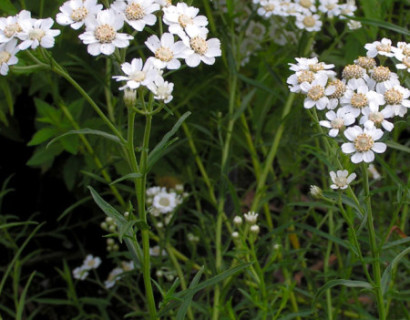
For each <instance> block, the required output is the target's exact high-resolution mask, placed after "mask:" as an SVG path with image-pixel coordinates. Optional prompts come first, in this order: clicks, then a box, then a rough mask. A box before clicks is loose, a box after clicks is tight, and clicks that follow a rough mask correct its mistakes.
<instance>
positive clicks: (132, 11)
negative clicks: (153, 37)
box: [111, 0, 160, 31]
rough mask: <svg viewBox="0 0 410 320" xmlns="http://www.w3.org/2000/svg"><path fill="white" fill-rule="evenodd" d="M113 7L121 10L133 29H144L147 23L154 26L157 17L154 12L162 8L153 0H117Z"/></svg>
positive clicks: (118, 10) (115, 9)
mask: <svg viewBox="0 0 410 320" xmlns="http://www.w3.org/2000/svg"><path fill="white" fill-rule="evenodd" d="M111 8H112V9H113V10H114V11H116V12H119V13H120V14H121V15H122V16H123V18H124V20H125V22H127V23H128V24H129V25H130V26H131V27H132V28H133V29H135V30H137V31H142V30H143V29H144V28H145V26H146V25H148V26H153V25H154V24H155V22H156V21H157V17H156V15H155V14H153V13H154V12H155V11H158V10H159V9H160V6H159V4H158V3H155V2H154V1H153V0H116V1H115V2H114V3H113V4H112V5H111Z"/></svg>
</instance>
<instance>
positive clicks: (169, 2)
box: [154, 0, 172, 8]
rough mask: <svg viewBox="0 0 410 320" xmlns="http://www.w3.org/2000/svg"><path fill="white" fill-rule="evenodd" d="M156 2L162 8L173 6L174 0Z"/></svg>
mask: <svg viewBox="0 0 410 320" xmlns="http://www.w3.org/2000/svg"><path fill="white" fill-rule="evenodd" d="M154 2H155V3H158V4H159V5H160V7H161V8H167V7H169V6H172V0H154Z"/></svg>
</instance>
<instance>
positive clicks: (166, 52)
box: [145, 32, 190, 70]
mask: <svg viewBox="0 0 410 320" xmlns="http://www.w3.org/2000/svg"><path fill="white" fill-rule="evenodd" d="M145 45H146V46H147V47H148V49H150V50H151V51H152V52H153V53H154V54H155V58H153V63H154V66H155V67H156V68H158V69H164V68H167V69H170V70H176V69H179V68H180V67H181V62H179V60H178V58H182V59H184V58H186V56H187V53H190V50H189V48H188V47H187V46H186V45H185V44H184V43H183V42H182V41H177V42H174V35H173V34H171V33H168V32H166V33H164V34H163V35H162V37H161V40H160V39H159V38H158V37H157V36H156V35H152V36H150V37H149V38H148V39H147V41H145Z"/></svg>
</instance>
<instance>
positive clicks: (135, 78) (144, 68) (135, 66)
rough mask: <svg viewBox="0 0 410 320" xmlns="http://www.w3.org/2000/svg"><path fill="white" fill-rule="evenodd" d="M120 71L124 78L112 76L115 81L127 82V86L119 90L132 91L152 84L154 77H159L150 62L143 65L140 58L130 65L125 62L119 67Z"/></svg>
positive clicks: (133, 60)
mask: <svg viewBox="0 0 410 320" xmlns="http://www.w3.org/2000/svg"><path fill="white" fill-rule="evenodd" d="M121 69H122V71H123V72H124V74H126V76H113V78H114V79H116V80H117V81H127V84H126V85H125V86H123V87H121V88H120V90H124V89H126V88H128V89H131V90H134V89H137V88H139V87H140V86H141V85H142V86H145V87H146V86H147V85H148V84H149V83H150V82H153V81H154V80H155V78H156V77H158V76H160V74H159V72H158V69H156V68H155V67H154V66H153V64H152V62H151V60H149V59H148V60H147V61H146V62H145V65H144V64H143V62H142V59H141V58H134V59H132V61H131V63H129V62H125V63H123V64H122V65H121Z"/></svg>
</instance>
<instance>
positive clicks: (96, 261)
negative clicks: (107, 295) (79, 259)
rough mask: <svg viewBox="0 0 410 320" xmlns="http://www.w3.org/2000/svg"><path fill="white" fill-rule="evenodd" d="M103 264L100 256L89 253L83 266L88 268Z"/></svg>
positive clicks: (95, 267)
mask: <svg viewBox="0 0 410 320" xmlns="http://www.w3.org/2000/svg"><path fill="white" fill-rule="evenodd" d="M100 264H101V258H100V257H94V256H93V255H91V254H89V255H87V256H86V257H85V260H84V262H83V268H84V269H86V270H91V269H97V268H98V267H99V266H100Z"/></svg>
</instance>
